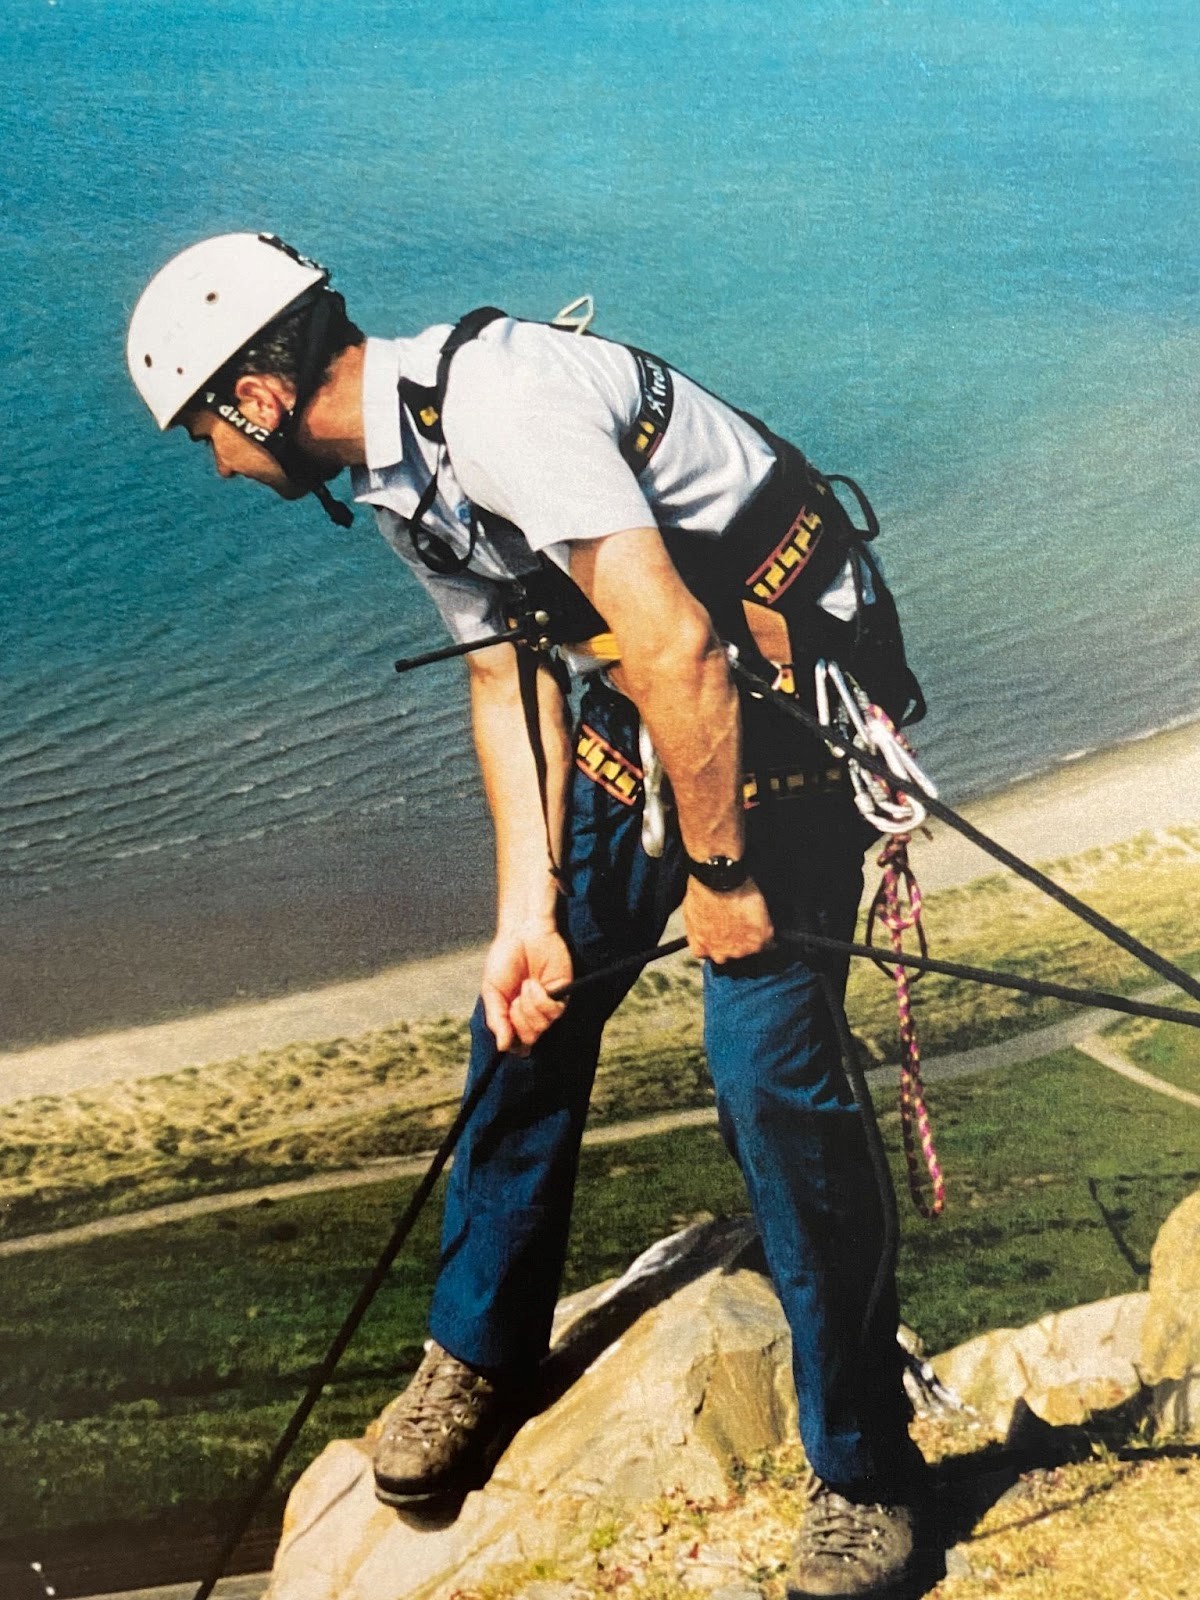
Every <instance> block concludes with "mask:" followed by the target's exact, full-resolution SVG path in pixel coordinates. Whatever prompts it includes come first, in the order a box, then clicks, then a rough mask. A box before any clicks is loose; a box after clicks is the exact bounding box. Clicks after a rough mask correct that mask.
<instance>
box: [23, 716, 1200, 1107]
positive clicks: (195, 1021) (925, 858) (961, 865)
mask: <svg viewBox="0 0 1200 1600" xmlns="http://www.w3.org/2000/svg"><path fill="white" fill-rule="evenodd" d="M963 812H964V815H966V816H967V817H968V818H969V819H970V820H971V821H972V822H973V823H974V824H975V825H976V826H977V827H979V828H981V829H983V830H984V831H985V832H986V833H989V834H990V835H992V837H994V838H996V839H997V840H999V841H1000V843H1002V844H1004V845H1006V846H1007V847H1008V848H1009V849H1011V850H1013V851H1015V852H1016V853H1017V854H1018V855H1021V856H1024V857H1026V858H1027V859H1029V860H1033V861H1036V862H1038V863H1040V864H1045V863H1047V862H1052V861H1054V860H1056V859H1060V858H1062V857H1064V856H1068V855H1073V854H1076V853H1078V852H1079V851H1081V850H1086V849H1090V848H1094V847H1097V846H1103V845H1110V844H1115V843H1118V842H1120V841H1121V840H1124V839H1128V838H1132V837H1133V836H1134V835H1135V834H1137V833H1140V832H1143V831H1146V830H1151V831H1156V830H1161V829H1165V828H1170V827H1174V826H1179V825H1186V824H1189V823H1195V822H1197V821H1198V820H1200V722H1194V723H1190V724H1188V725H1187V726H1186V727H1183V728H1178V729H1174V730H1172V731H1170V732H1167V733H1159V734H1154V735H1152V736H1150V737H1148V738H1145V739H1140V740H1137V741H1134V742H1131V743H1128V744H1124V745H1121V746H1118V747H1116V748H1114V749H1110V750H1104V751H1099V752H1096V753H1093V754H1089V755H1086V756H1083V757H1081V758H1079V759H1078V760H1076V761H1072V762H1068V763H1066V764H1064V765H1063V766H1061V767H1058V768H1056V769H1055V770H1054V771H1052V772H1049V773H1045V774H1042V775H1040V776H1038V777H1035V778H1031V779H1029V780H1026V781H1024V782H1020V783H1017V784H1014V785H1013V786H1011V787H1010V788H1008V789H1006V790H1004V791H1003V792H1001V793H999V794H996V795H993V796H991V797H989V798H985V799H982V800H979V801H976V802H974V803H971V804H968V805H966V806H964V808H963ZM931 831H932V834H933V837H932V839H931V840H929V841H925V840H922V841H920V842H919V844H918V845H917V846H916V847H915V848H914V852H913V859H914V864H915V865H916V867H917V871H918V875H919V878H920V881H921V884H922V886H923V887H924V888H925V889H926V890H927V891H933V890H937V889H942V888H948V887H950V886H952V885H955V884H961V883H966V882H970V881H972V880H973V879H975V878H978V877H982V876H986V875H988V874H989V873H990V872H992V871H994V870H1001V869H999V868H996V867H995V865H994V863H992V862H991V861H990V860H989V858H987V857H986V856H984V855H982V854H981V853H980V852H979V851H978V850H977V849H976V848H975V847H974V846H972V845H970V844H968V843H967V841H965V840H964V839H962V838H961V837H960V836H959V835H957V834H955V833H953V832H952V831H951V830H949V829H948V828H947V827H945V826H944V825H942V824H936V825H935V826H934V827H933V829H932V830H931ZM868 881H869V875H868ZM482 949H483V947H482V946H481V945H472V946H470V947H469V948H466V949H462V950H457V951H454V952H452V953H450V954H447V955H440V956H434V957H429V958H424V959H419V960H412V961H406V962H403V963H399V964H392V965H389V966H387V967H386V968H385V969H384V970H382V971H379V972H376V973H374V974H372V975H371V976H368V977H363V978H359V979H355V980H354V981H352V982H345V983H335V984H329V985H325V986H321V987H313V988H311V989H307V990H305V991H303V992H300V993H295V994H288V995H284V996H280V997H276V998H271V999H264V1000H248V1001H246V1002H245V1003H240V1004H237V1005H229V1006H220V1007H217V1008H214V1009H211V1010H209V1011H207V1012H205V1013H203V1014H201V1015H191V1016H186V1017H180V1018H178V1019H176V1020H171V1021H165V1022H159V1023H155V1024H152V1025H149V1026H143V1027H134V1028H123V1029H118V1030H114V1031H110V1032H105V1033H98V1034H95V1035H91V1036H88V1037H83V1038H76V1039H68V1040H62V1041H60V1042H57V1043H54V1044H49V1045H44V1046H39V1047H37V1048H34V1049H28V1050H18V1051H9V1052H6V1053H3V1054H0V1099H2V1100H4V1101H12V1100H18V1099H23V1098H25V1097H26V1096H29V1095H37V1094H61V1093H64V1092H67V1091H69V1090H71V1089H75V1088H82V1087H84V1086H86V1085H89V1084H98V1083H106V1082H111V1081H115V1080H119V1079H125V1078H136V1077H147V1076H153V1075H154V1074H156V1073H160V1072H170V1071H174V1070H177V1069H178V1068H180V1067H184V1066H189V1065H203V1064H204V1063H207V1062H210V1061H218V1060H223V1059H228V1058H230V1057H232V1056H237V1055H241V1054H244V1053H246V1052H249V1051H254V1050H260V1049H266V1048H274V1047H277V1046H280V1045H284V1044H287V1043H289V1042H291V1041H293V1040H298V1039H319V1038H331V1037H335V1036H338V1035H346V1034H354V1033H360V1032H365V1031H367V1030H369V1029H372V1028H379V1027H385V1026H387V1025H388V1024H389V1023H391V1022H393V1021H395V1020H397V1019H398V1018H401V1017H406V1018H412V1019H416V1018H422V1017H436V1016H441V1015H452V1016H461V1015H463V1014H465V1013H466V1012H467V1011H468V1010H469V1008H470V1006H471V1005H472V1003H473V1000H474V996H475V992H476V984H477V980H478V970H479V965H480V961H481V959H482Z"/></svg>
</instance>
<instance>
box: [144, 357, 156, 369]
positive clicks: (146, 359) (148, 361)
mask: <svg viewBox="0 0 1200 1600" xmlns="http://www.w3.org/2000/svg"><path fill="white" fill-rule="evenodd" d="M142 360H143V361H144V362H145V363H146V365H147V366H148V367H152V366H153V365H154V358H153V357H152V356H149V355H145V356H143V357H142Z"/></svg>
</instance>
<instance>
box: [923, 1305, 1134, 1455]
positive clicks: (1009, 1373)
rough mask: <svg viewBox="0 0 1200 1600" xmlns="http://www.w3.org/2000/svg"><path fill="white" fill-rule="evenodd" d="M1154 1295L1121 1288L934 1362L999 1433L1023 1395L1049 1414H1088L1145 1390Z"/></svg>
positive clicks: (1062, 1418) (1075, 1417)
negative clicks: (1147, 1328)
mask: <svg viewBox="0 0 1200 1600" xmlns="http://www.w3.org/2000/svg"><path fill="white" fill-rule="evenodd" d="M1148 1299H1149V1297H1148V1296H1147V1295H1145V1294H1123V1295H1118V1296H1117V1297H1116V1298H1115V1299H1112V1300H1098V1301H1096V1302H1095V1303H1094V1304H1093V1305H1086V1306H1075V1307H1073V1308H1072V1309H1071V1310H1070V1311H1058V1312H1052V1313H1051V1314H1050V1315H1049V1316H1045V1317H1042V1318H1041V1319H1040V1320H1039V1321H1037V1322H1033V1323H1030V1325H1029V1326H1028V1327H1026V1328H998V1329H997V1330H996V1331H995V1332H994V1333H985V1334H983V1335H982V1336H981V1337H980V1338H978V1339H972V1340H970V1341H969V1343H967V1344H962V1345H959V1346H958V1347H957V1348H956V1349H954V1350H950V1351H947V1353H946V1354H945V1355H941V1356H935V1357H934V1361H933V1366H934V1370H935V1371H936V1372H937V1375H938V1377H939V1378H940V1379H941V1381H942V1382H943V1383H944V1384H945V1385H946V1386H947V1388H949V1389H951V1390H952V1391H953V1392H954V1394H955V1395H957V1396H958V1398H959V1399H960V1400H962V1401H963V1403H964V1404H966V1405H969V1406H970V1407H971V1408H972V1409H973V1410H974V1411H976V1412H978V1413H979V1418H980V1421H981V1422H982V1423H983V1424H984V1425H985V1426H986V1427H988V1428H991V1429H994V1430H995V1431H996V1432H997V1433H1006V1432H1007V1431H1008V1429H1009V1427H1010V1425H1011V1423H1012V1419H1013V1413H1014V1411H1015V1409H1016V1408H1017V1406H1018V1403H1019V1402H1020V1403H1023V1405H1024V1406H1026V1407H1028V1409H1029V1410H1030V1411H1032V1412H1033V1413H1034V1414H1035V1415H1036V1416H1038V1417H1040V1418H1041V1419H1042V1421H1043V1422H1049V1423H1054V1424H1061V1423H1078V1422H1083V1421H1084V1420H1085V1419H1086V1418H1087V1417H1088V1416H1089V1415H1090V1414H1091V1413H1092V1412H1093V1411H1106V1410H1108V1409H1109V1408H1110V1407H1112V1406H1117V1405H1120V1404H1122V1402H1124V1401H1126V1400H1129V1399H1131V1398H1132V1397H1133V1396H1134V1395H1136V1394H1137V1393H1138V1392H1139V1391H1140V1389H1141V1387H1142V1380H1141V1375H1140V1373H1139V1370H1138V1363H1139V1358H1140V1353H1141V1339H1142V1324H1143V1321H1144V1319H1145V1316H1146V1307H1147V1302H1148Z"/></svg>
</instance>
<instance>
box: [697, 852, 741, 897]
mask: <svg viewBox="0 0 1200 1600" xmlns="http://www.w3.org/2000/svg"><path fill="white" fill-rule="evenodd" d="M687 868H688V872H689V873H690V874H691V876H692V877H693V878H695V880H696V882H697V883H702V884H703V885H704V887H705V888H706V889H711V890H713V892H714V893H715V894H725V893H726V892H727V891H728V890H730V889H740V888H741V886H742V884H744V883H745V881H746V879H747V878H748V877H749V876H750V869H749V867H747V865H746V858H745V856H743V857H742V858H741V860H739V861H735V860H734V859H733V857H732V856H709V857H708V859H707V860H706V861H696V860H694V859H693V858H692V857H691V856H688V858H687Z"/></svg>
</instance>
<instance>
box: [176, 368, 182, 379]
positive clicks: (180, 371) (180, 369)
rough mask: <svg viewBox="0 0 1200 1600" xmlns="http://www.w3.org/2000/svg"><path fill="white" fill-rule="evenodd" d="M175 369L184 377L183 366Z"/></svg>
mask: <svg viewBox="0 0 1200 1600" xmlns="http://www.w3.org/2000/svg"><path fill="white" fill-rule="evenodd" d="M175 371H176V373H177V374H178V375H179V377H181V378H182V377H183V368H182V367H176V368H175Z"/></svg>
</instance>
